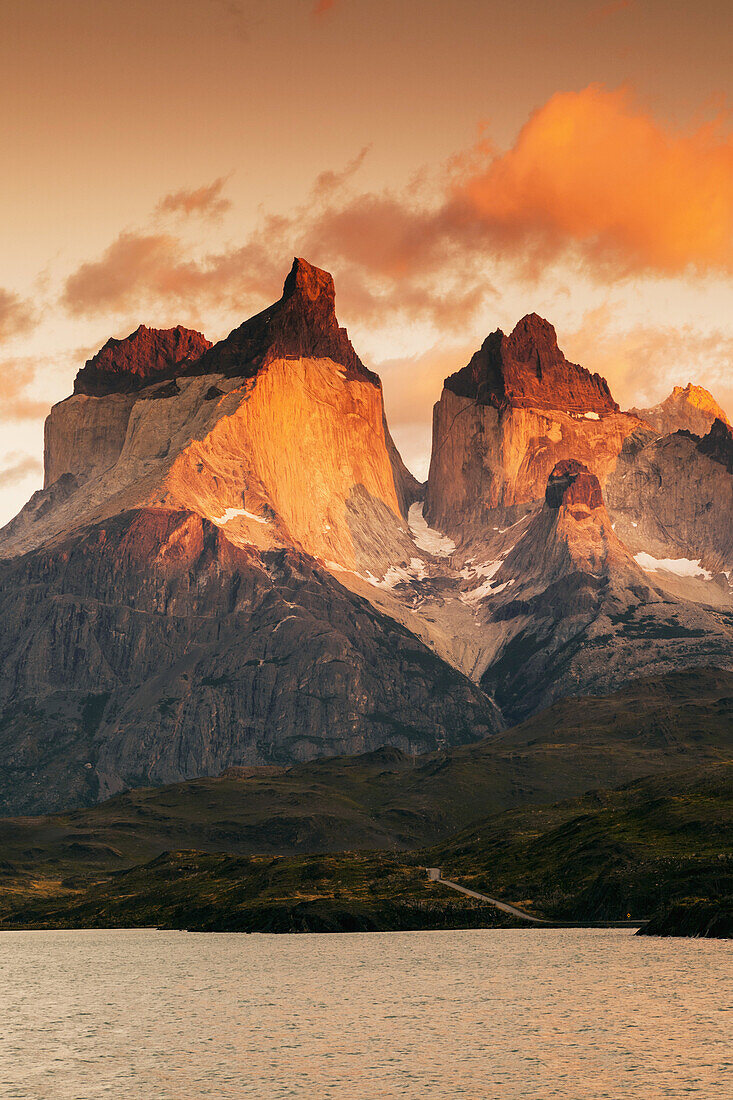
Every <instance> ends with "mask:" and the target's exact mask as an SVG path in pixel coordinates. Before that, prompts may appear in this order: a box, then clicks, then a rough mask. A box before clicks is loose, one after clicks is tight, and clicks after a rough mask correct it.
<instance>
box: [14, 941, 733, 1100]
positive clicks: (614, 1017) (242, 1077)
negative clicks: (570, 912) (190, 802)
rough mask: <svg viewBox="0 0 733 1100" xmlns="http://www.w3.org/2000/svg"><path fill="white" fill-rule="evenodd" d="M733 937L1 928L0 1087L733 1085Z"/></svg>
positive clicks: (134, 1098) (47, 1098)
mask: <svg viewBox="0 0 733 1100" xmlns="http://www.w3.org/2000/svg"><path fill="white" fill-rule="evenodd" d="M732 1000H733V944H731V943H730V942H725V941H705V940H672V939H659V940H657V939H644V938H635V937H634V936H633V935H631V934H630V933H628V932H627V931H616V930H610V931H609V930H578V929H561V930H543V931H537V930H534V929H527V930H524V929H521V930H519V929H518V930H511V931H510V930H487V931H463V932H412V933H392V934H387V935H382V934H360V935H340V936H339V935H302V936H265V935H252V936H246V935H236V934H221V935H211V934H210V935H195V934H188V933H184V932H155V931H109V932H107V931H86V932H82V931H80V932H3V933H0V1096H1V1097H2V1098H3V1100H11V1098H23V1100H26V1098H32V1100H97V1098H102V1097H113V1098H114V1100H197V1098H199V1097H216V1098H221V1097H226V1098H235V1097H237V1098H238V1097H262V1098H263V1100H272V1098H277V1097H292V1096H296V1097H304V1098H307V1100H318V1098H319V1097H339V1100H354V1098H358V1100H389V1098H392V1097H419V1098H420V1100H423V1098H431V1100H432V1098H435V1100H451V1098H452V1097H470V1098H471V1100H484V1098H486V1100H494V1098H497V1100H498V1098H499V1097H501V1098H502V1100H514V1098H516V1100H520V1098H521V1100H552V1098H555V1097H562V1098H563V1100H591V1098H592V1100H599V1098H601V1097H607V1098H609V1100H625V1098H627V1097H639V1098H643V1100H657V1098H660V1097H674V1098H675V1100H678V1098H680V1097H686V1096H695V1095H699V1096H703V1097H705V1098H706V1100H708V1098H714V1100H717V1098H723V1097H724V1098H725V1100H730V1097H731V1096H733V1074H732V1070H731V1041H730V1040H731V1031H732V1030H733V1024H732V1019H733V1017H732V1015H731V1003H732Z"/></svg>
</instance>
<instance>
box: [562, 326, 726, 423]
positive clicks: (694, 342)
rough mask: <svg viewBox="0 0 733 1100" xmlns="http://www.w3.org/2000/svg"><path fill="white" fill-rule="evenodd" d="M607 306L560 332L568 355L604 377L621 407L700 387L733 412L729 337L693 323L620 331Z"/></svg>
mask: <svg viewBox="0 0 733 1100" xmlns="http://www.w3.org/2000/svg"><path fill="white" fill-rule="evenodd" d="M617 326H618V317H617V316H616V311H615V310H614V309H613V308H611V307H610V306H609V305H604V306H601V307H599V308H597V309H593V310H590V311H588V313H586V315H585V317H584V318H583V321H582V323H581V325H580V326H579V327H578V328H577V329H576V330H575V331H572V332H571V331H568V332H567V333H565V334H564V335H563V334H559V343H560V346H561V347H562V348H563V351H564V352H565V354H566V355H567V356H568V358H569V359H570V360H572V361H574V362H577V363H582V364H583V366H585V367H587V368H588V369H589V370H592V371H598V373H600V374H602V375H603V376H604V378H606V379H607V380H608V382H609V384H610V386H611V391H612V393H613V395H614V397H615V398H616V400H617V401H619V402H620V404H621V406H622V408H630V407H631V406H636V407H638V408H647V407H649V406H650V405H655V404H656V403H657V402H659V401H662V400H664V398H665V397H667V396H668V395H669V394H670V393H671V391H672V388H673V386H679V385H681V386H685V385H686V384H687V383H688V382H693V383H695V384H696V385H700V386H704V387H705V388H706V389H708V390H710V392H711V393H712V394H713V396H714V397H715V398H716V399H717V400H718V401H719V402H720V404H721V405H722V406H723V408H724V409H725V410H726V412H727V413H728V414H729V415H730V414H731V413H732V412H733V380H731V370H730V365H731V362H733V336H732V335H731V334H730V333H729V332H724V331H722V330H710V331H706V332H703V331H701V330H699V329H697V328H695V327H693V326H692V325H677V326H672V327H669V328H659V327H657V326H655V325H651V324H636V325H632V326H631V327H629V328H627V329H624V330H619V329H618V327H617Z"/></svg>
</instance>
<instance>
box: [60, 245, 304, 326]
mask: <svg viewBox="0 0 733 1100" xmlns="http://www.w3.org/2000/svg"><path fill="white" fill-rule="evenodd" d="M284 263H285V260H284V259H283V261H282V263H281V264H280V265H279V266H277V265H275V264H274V262H273V258H272V257H269V258H268V256H267V254H266V253H265V252H264V251H263V250H262V248H261V247H260V246H259V245H258V244H257V242H255V241H253V242H252V243H251V244H248V245H244V246H243V247H242V248H238V249H234V250H232V251H229V252H223V253H219V254H217V255H214V256H211V257H210V258H209V259H208V260H206V261H205V262H196V261H194V260H189V259H187V258H186V256H185V253H184V250H183V247H182V245H181V242H180V241H179V239H178V238H177V237H175V236H173V235H172V234H169V233H144V232H142V233H135V232H130V231H126V232H124V233H121V234H120V235H119V237H118V238H117V239H116V240H115V241H113V242H112V244H111V245H110V246H109V247H108V248H107V249H106V250H105V252H104V253H103V255H102V256H101V258H100V259H99V260H93V261H91V262H88V263H85V264H82V265H81V267H79V268H78V269H77V271H75V272H74V273H73V274H72V275H70V276H69V278H68V279H67V280H66V283H65V284H64V290H63V294H62V299H61V300H62V303H63V305H64V306H65V307H66V309H67V310H68V312H69V313H71V314H73V315H75V316H84V315H93V314H95V313H99V312H110V313H123V312H130V311H132V310H138V309H141V308H144V309H145V310H146V314H148V315H149V314H150V310H151V309H158V308H159V307H160V306H161V305H162V306H164V307H169V306H178V305H181V304H186V305H188V306H189V307H191V308H193V309H194V310H196V311H198V310H199V309H200V308H202V307H203V306H206V305H208V306H212V305H217V306H218V305H225V306H227V305H232V306H233V305H235V304H239V305H241V306H242V307H243V308H246V307H247V305H248V303H249V299H250V298H251V297H252V296H253V295H254V296H258V295H259V294H261V293H262V291H263V289H266V288H267V285H268V273H270V272H271V273H272V279H273V281H274V282H275V283H276V282H277V279H278V278H280V270H281V268H282V266H283V264H284ZM275 271H277V276H276V275H275ZM280 282H282V279H281V278H280Z"/></svg>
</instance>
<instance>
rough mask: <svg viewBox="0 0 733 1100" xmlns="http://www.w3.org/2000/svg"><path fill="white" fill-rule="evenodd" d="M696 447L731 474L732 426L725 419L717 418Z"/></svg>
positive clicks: (732, 465) (732, 453) (732, 468)
mask: <svg viewBox="0 0 733 1100" xmlns="http://www.w3.org/2000/svg"><path fill="white" fill-rule="evenodd" d="M697 449H698V451H700V453H701V454H704V455H707V456H708V457H709V458H712V459H713V460H714V461H715V462H719V463H720V464H721V466H725V468H726V470H727V471H728V473H729V474H733V428H732V427H731V426H730V424H729V423H728V422H727V420H726V421H724V420H721V419H720V418H717V419H716V420H715V422H714V423H713V426H712V428H711V429H710V431H709V432H708V434H707V435H706V436H705V438H704V439H701V440H700V442H699V443H698V445H697Z"/></svg>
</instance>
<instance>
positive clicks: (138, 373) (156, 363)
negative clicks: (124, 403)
mask: <svg viewBox="0 0 733 1100" xmlns="http://www.w3.org/2000/svg"><path fill="white" fill-rule="evenodd" d="M210 347H211V341H210V340H207V339H206V337H205V336H202V334H201V333H200V332H195V331H194V330H193V329H188V328H183V327H182V326H181V325H177V326H176V328H167V329H157V328H147V327H146V326H145V325H140V327H139V328H137V329H136V330H135V332H132V333H131V334H130V335H129V336H128V337H127V338H126V339H124V340H115V339H114V338H112V339H110V340H108V341H107V343H106V344H105V345H104V347H103V348H102V349H101V350H100V351H98V352H97V354H96V355H94V356H93V357H92V358H91V359H89V360H87V362H86V364H85V365H84V366H83V367H82V369H81V370H80V371H79V373H78V374H77V376H76V381H75V382H74V393H80V394H87V395H88V396H91V397H103V396H104V395H105V394H108V393H131V392H133V391H135V390H141V389H143V388H144V387H145V386H149V385H150V383H151V382H161V381H163V379H165V378H173V377H174V376H175V375H176V374H183V373H184V372H185V370H186V367H188V366H190V365H191V364H192V363H194V362H195V361H196V360H197V359H200V358H201V356H202V355H203V353H204V352H205V351H206V350H207V349H208V348H210Z"/></svg>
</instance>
